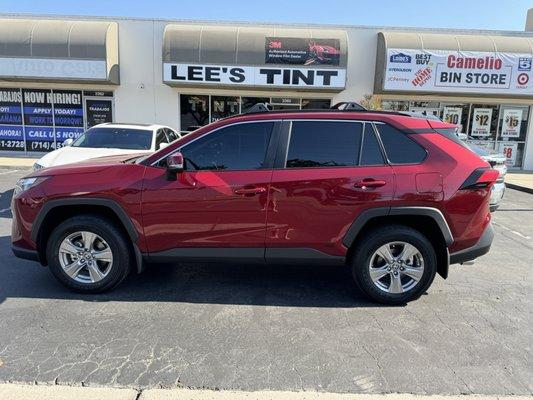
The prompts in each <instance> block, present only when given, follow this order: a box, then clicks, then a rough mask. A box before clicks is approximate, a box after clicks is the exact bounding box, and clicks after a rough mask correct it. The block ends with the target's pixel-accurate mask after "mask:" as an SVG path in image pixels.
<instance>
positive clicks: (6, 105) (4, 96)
mask: <svg viewBox="0 0 533 400" xmlns="http://www.w3.org/2000/svg"><path fill="white" fill-rule="evenodd" d="M0 150H8V151H24V130H23V129H22V97H21V94H20V89H0Z"/></svg>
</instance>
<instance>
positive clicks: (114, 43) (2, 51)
mask: <svg viewBox="0 0 533 400" xmlns="http://www.w3.org/2000/svg"><path fill="white" fill-rule="evenodd" d="M0 78H1V79H10V80H28V79H31V80H34V79H39V80H47V81H75V82H98V83H112V84H118V83H119V64H118V25H117V23H116V22H106V21H73V20H30V19H0Z"/></svg>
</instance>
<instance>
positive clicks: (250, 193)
mask: <svg viewBox="0 0 533 400" xmlns="http://www.w3.org/2000/svg"><path fill="white" fill-rule="evenodd" d="M266 191H267V190H266V188H265V187H262V186H259V187H253V188H247V187H244V188H241V189H236V190H235V194H240V195H242V196H253V195H255V194H261V193H265V192H266Z"/></svg>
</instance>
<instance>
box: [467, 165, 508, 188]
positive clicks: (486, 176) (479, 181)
mask: <svg viewBox="0 0 533 400" xmlns="http://www.w3.org/2000/svg"><path fill="white" fill-rule="evenodd" d="M499 175H500V173H499V172H498V171H497V170H495V169H490V168H478V169H476V170H474V172H472V173H471V174H470V176H469V177H468V178H466V181H464V183H463V184H462V185H461V187H460V188H459V189H460V190H461V189H483V188H488V187H490V186H492V185H493V184H494V182H496V180H497V179H498V176H499Z"/></svg>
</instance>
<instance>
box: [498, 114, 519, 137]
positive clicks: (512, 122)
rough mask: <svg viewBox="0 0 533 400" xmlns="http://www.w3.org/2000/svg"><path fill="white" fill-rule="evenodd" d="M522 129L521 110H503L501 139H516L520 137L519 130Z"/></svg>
mask: <svg viewBox="0 0 533 400" xmlns="http://www.w3.org/2000/svg"><path fill="white" fill-rule="evenodd" d="M521 127H522V110H517V109H504V110H503V121H502V131H501V137H504V138H505V137H506V138H517V137H520V128H521Z"/></svg>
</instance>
